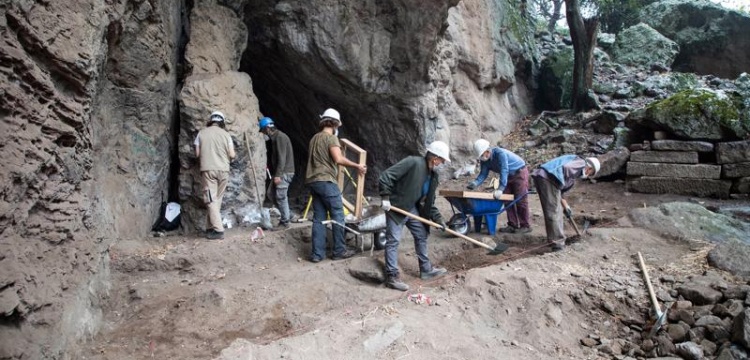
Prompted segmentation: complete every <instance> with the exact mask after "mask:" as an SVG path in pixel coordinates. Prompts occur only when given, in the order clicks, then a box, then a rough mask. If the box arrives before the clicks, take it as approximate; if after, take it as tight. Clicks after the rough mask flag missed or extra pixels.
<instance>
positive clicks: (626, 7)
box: [583, 0, 657, 34]
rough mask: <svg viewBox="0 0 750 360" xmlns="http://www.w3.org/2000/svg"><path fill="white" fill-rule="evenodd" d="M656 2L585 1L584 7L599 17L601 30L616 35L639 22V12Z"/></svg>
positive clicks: (652, 0) (635, 0) (646, 0)
mask: <svg viewBox="0 0 750 360" xmlns="http://www.w3.org/2000/svg"><path fill="white" fill-rule="evenodd" d="M656 1H657V0H585V1H583V5H584V7H586V8H587V9H590V11H592V12H594V13H595V14H597V15H598V16H599V21H600V24H601V30H602V31H603V32H607V33H613V34H617V33H619V32H620V31H622V30H623V29H625V28H627V27H630V26H633V25H635V24H637V23H639V22H640V11H641V9H642V8H643V7H645V6H646V5H649V4H651V3H654V2H656Z"/></svg>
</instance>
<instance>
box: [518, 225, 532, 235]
mask: <svg viewBox="0 0 750 360" xmlns="http://www.w3.org/2000/svg"><path fill="white" fill-rule="evenodd" d="M530 232H531V228H530V227H528V226H527V227H522V228H518V229H516V231H515V233H516V234H528V233H530Z"/></svg>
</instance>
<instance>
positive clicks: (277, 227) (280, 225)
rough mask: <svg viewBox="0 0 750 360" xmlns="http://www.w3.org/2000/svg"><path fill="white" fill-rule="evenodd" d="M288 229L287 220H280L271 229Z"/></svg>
mask: <svg viewBox="0 0 750 360" xmlns="http://www.w3.org/2000/svg"><path fill="white" fill-rule="evenodd" d="M286 229H289V223H288V222H280V223H279V225H276V227H274V228H273V229H271V231H281V230H286Z"/></svg>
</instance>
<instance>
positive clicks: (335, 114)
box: [320, 109, 341, 124]
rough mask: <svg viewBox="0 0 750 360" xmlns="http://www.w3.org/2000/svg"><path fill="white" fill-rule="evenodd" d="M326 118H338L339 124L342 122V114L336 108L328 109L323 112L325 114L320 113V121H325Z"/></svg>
mask: <svg viewBox="0 0 750 360" xmlns="http://www.w3.org/2000/svg"><path fill="white" fill-rule="evenodd" d="M326 118H331V119H335V120H338V122H339V124H341V115H340V114H339V112H338V111H336V109H326V111H324V112H323V115H320V121H323V120H325V119H326Z"/></svg>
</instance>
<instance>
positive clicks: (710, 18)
mask: <svg viewBox="0 0 750 360" xmlns="http://www.w3.org/2000/svg"><path fill="white" fill-rule="evenodd" d="M641 21H643V22H644V23H646V24H648V25H650V26H651V27H652V28H654V29H656V30H657V31H659V32H660V33H661V34H663V35H664V36H666V37H668V38H670V39H672V40H674V41H675V42H677V44H678V45H679V54H677V57H676V58H675V61H674V64H673V69H675V70H678V71H682V72H696V73H699V74H713V75H716V76H720V77H723V78H728V79H731V78H734V77H736V76H737V75H739V74H740V73H742V72H743V71H747V69H748V64H750V37H748V36H746V34H749V33H750V16H748V15H747V14H746V13H743V12H739V11H736V10H730V9H727V8H724V7H722V6H721V5H719V4H716V3H713V2H709V1H694V0H664V1H659V2H655V3H653V4H651V5H649V6H647V7H645V8H644V9H643V10H642V12H641Z"/></svg>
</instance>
